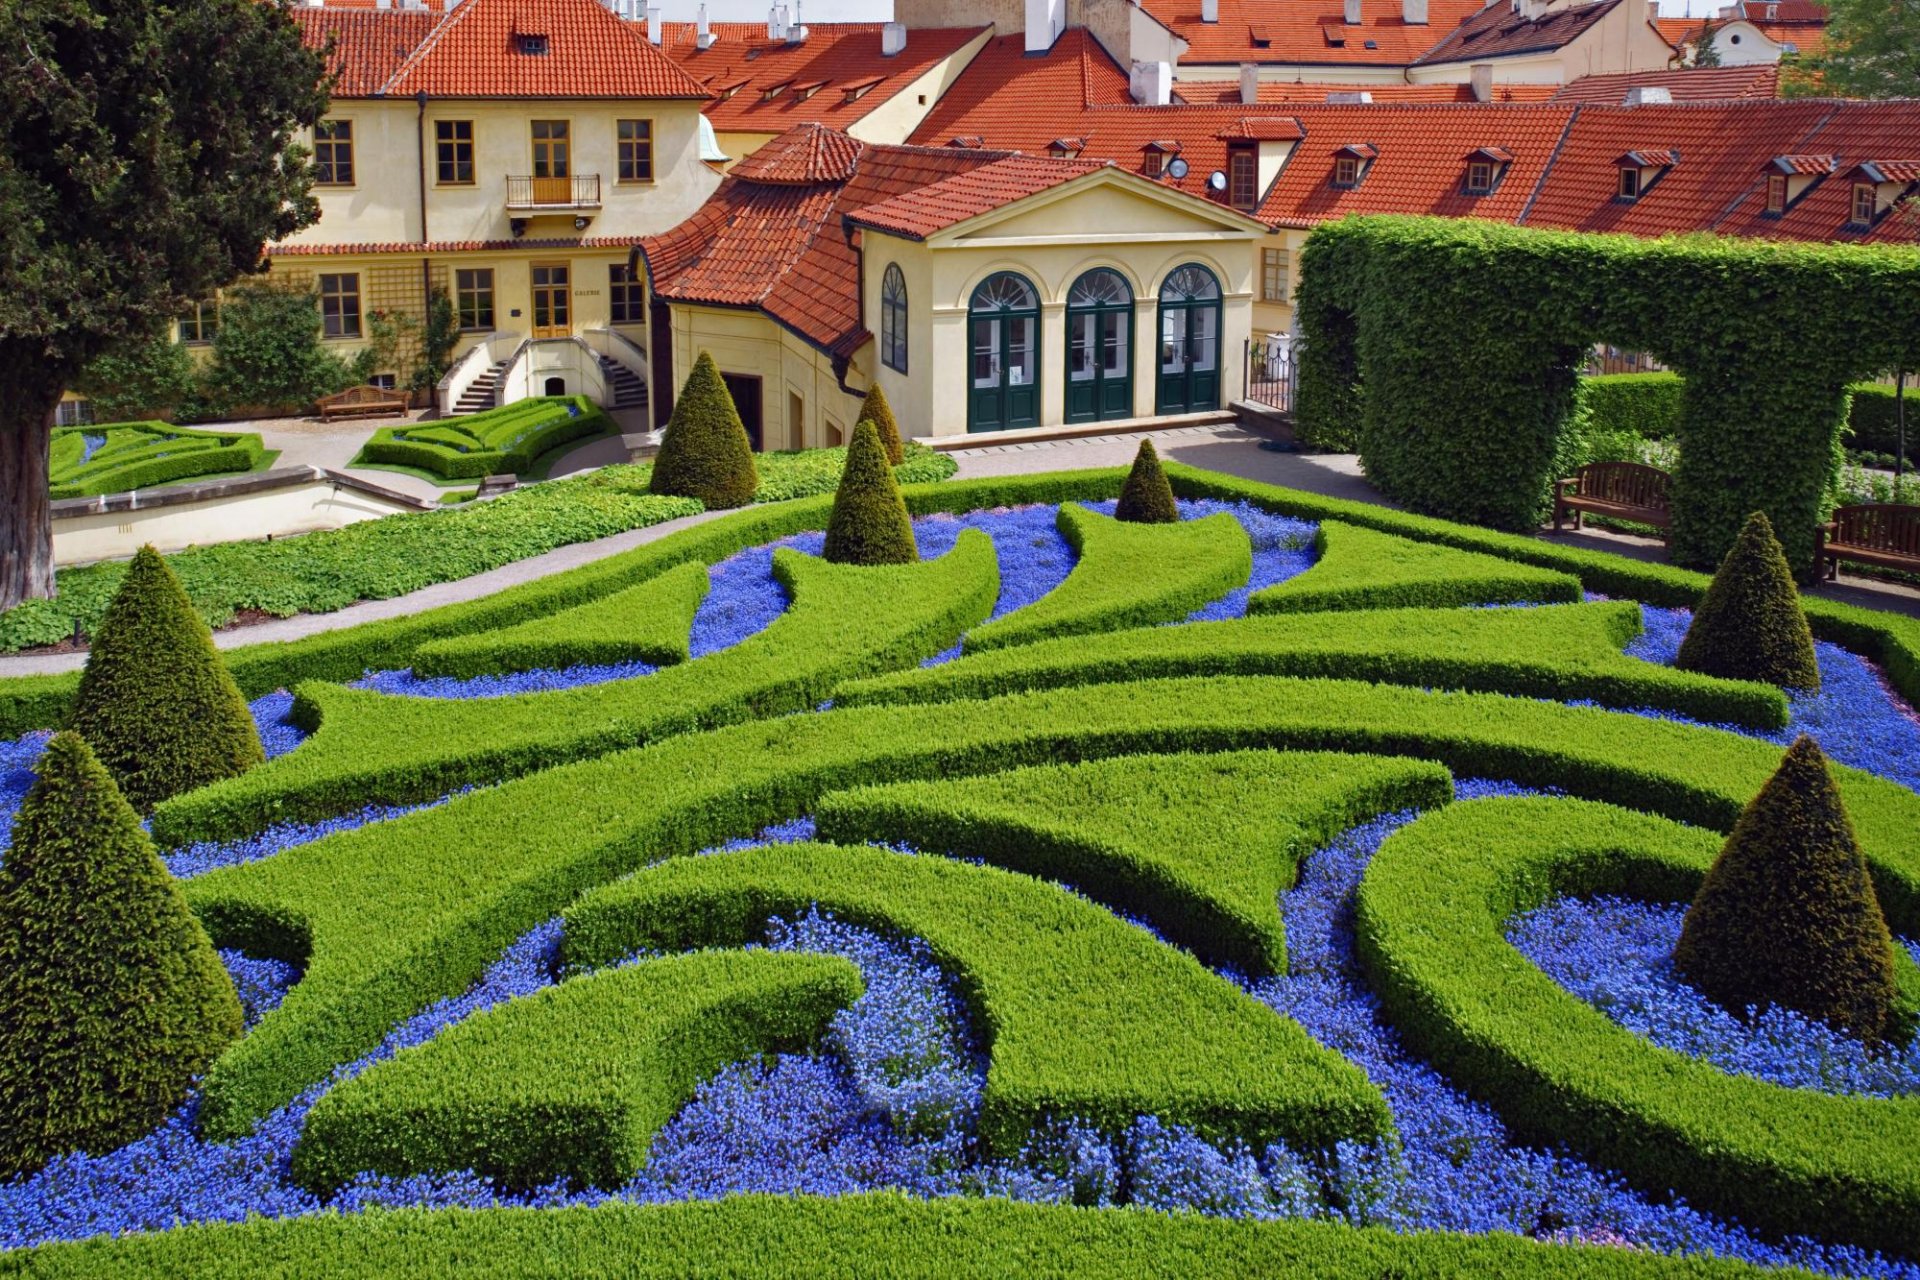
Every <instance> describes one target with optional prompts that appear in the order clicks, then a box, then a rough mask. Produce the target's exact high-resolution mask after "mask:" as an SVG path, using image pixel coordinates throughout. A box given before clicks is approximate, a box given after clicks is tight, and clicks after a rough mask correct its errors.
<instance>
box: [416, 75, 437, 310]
mask: <svg viewBox="0 0 1920 1280" xmlns="http://www.w3.org/2000/svg"><path fill="white" fill-rule="evenodd" d="M413 101H414V103H415V105H417V106H418V107H419V108H420V111H419V114H418V115H416V116H415V117H414V121H413V138H414V150H415V152H416V153H417V154H418V155H419V158H420V329H421V336H422V338H423V339H424V337H425V335H426V328H427V326H428V325H429V324H431V323H432V321H433V259H432V258H431V257H430V256H429V255H428V254H427V91H426V90H425V89H422V90H421V91H420V92H419V93H416V94H414V95H413Z"/></svg>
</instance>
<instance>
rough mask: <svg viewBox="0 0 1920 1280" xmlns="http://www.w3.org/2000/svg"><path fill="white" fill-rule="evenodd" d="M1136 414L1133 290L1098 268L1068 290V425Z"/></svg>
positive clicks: (1120, 278)
mask: <svg viewBox="0 0 1920 1280" xmlns="http://www.w3.org/2000/svg"><path fill="white" fill-rule="evenodd" d="M1132 416H1133V289H1132V287H1131V286H1129V285H1128V284H1127V280H1126V277H1125V276H1123V275H1121V274H1120V273H1119V272H1117V271H1115V270H1113V269H1112V268H1110V267H1095V268H1094V269H1093V270H1091V271H1088V272H1086V273H1085V274H1084V275H1082V276H1081V277H1080V278H1079V279H1078V280H1075V281H1074V282H1073V287H1072V288H1071V289H1069V290H1067V421H1068V422H1098V421H1100V420H1102V419H1105V418H1130V417H1132Z"/></svg>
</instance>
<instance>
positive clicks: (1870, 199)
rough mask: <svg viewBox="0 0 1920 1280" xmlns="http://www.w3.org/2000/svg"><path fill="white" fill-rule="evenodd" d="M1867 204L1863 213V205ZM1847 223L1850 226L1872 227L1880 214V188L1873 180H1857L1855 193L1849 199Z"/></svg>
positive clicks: (1854, 185)
mask: <svg viewBox="0 0 1920 1280" xmlns="http://www.w3.org/2000/svg"><path fill="white" fill-rule="evenodd" d="M1863 203H1864V204H1865V206H1866V208H1865V213H1864V215H1863V214H1862V210H1861V205H1862V204H1863ZM1847 209H1848V213H1847V225H1848V226H1850V227H1870V226H1872V225H1873V220H1874V219H1875V218H1877V217H1879V216H1880V189H1879V188H1878V187H1876V186H1874V185H1873V184H1872V183H1871V182H1856V183H1854V184H1853V193H1852V196H1851V198H1850V199H1849V200H1848V201H1847Z"/></svg>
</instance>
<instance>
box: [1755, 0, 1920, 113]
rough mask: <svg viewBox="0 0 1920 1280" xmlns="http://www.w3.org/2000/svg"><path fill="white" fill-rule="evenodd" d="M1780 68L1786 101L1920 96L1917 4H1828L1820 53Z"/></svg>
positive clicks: (1847, 0)
mask: <svg viewBox="0 0 1920 1280" xmlns="http://www.w3.org/2000/svg"><path fill="white" fill-rule="evenodd" d="M1782 70H1783V72H1785V73H1786V74H1783V75H1782V77H1781V87H1782V88H1783V89H1785V90H1786V92H1787V94H1788V96H1790V97H1791V96H1805V95H1808V94H1818V95H1819V96H1821V97H1829V98H1920V0H1828V3H1827V27H1826V32H1825V42H1824V44H1823V45H1822V47H1821V51H1820V53H1819V54H1818V55H1815V56H1811V57H1807V56H1803V57H1800V58H1797V59H1792V60H1789V61H1788V62H1787V64H1786V65H1785V66H1784V67H1783V68H1782Z"/></svg>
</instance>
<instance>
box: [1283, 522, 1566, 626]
mask: <svg viewBox="0 0 1920 1280" xmlns="http://www.w3.org/2000/svg"><path fill="white" fill-rule="evenodd" d="M1314 542H1315V545H1316V547H1317V548H1318V550H1319V558H1318V559H1317V560H1315V561H1314V563H1313V565H1312V567H1310V568H1308V569H1307V570H1306V572H1304V573H1300V574H1296V575H1295V576H1293V577H1291V578H1288V579H1287V580H1286V581H1285V582H1278V583H1275V584H1274V585H1273V586H1271V587H1265V588H1262V589H1261V590H1259V591H1256V592H1254V593H1253V594H1252V595H1251V596H1249V597H1247V612H1248V613H1305V612H1308V611H1311V610H1314V609H1388V608H1396V607H1414V608H1423V609H1444V608H1447V607H1448V606H1450V605H1462V604H1515V603H1523V604H1532V603H1545V602H1550V601H1560V602H1563V603H1571V602H1577V601H1578V600H1579V599H1580V579H1578V578H1576V577H1574V576H1573V575H1572V574H1569V573H1561V572H1559V571H1558V570H1554V569H1539V568H1535V567H1534V566H1532V565H1526V564H1515V563H1514V562H1513V561H1511V560H1502V559H1499V558H1498V557H1495V556H1490V555H1485V554H1482V553H1481V552H1478V551H1462V550H1460V549H1459V548H1457V547H1437V546H1434V545H1433V544H1432V543H1430V542H1415V541H1413V540H1412V539H1410V538H1402V537H1399V536H1397V535H1395V534H1391V533H1381V532H1379V531H1378V530H1375V529H1366V528H1362V527H1360V526H1359V525H1351V524H1343V523H1341V522H1340V521H1338V520H1323V521H1321V523H1320V532H1319V534H1318V535H1317V536H1316V537H1315V539H1314Z"/></svg>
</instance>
